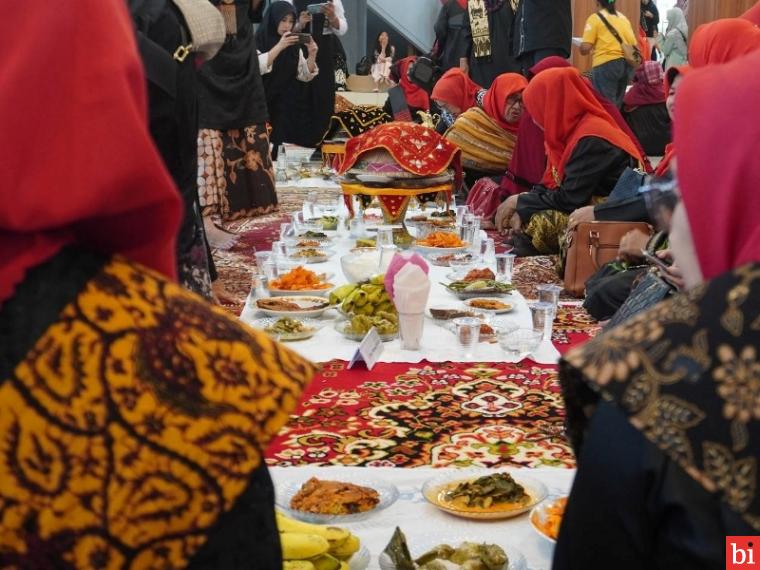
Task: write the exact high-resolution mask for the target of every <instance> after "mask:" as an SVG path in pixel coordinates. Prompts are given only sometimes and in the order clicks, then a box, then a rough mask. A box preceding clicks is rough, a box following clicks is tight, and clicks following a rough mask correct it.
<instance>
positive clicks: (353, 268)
mask: <svg viewBox="0 0 760 570" xmlns="http://www.w3.org/2000/svg"><path fill="white" fill-rule="evenodd" d="M379 264H380V252H379V251H378V250H377V249H375V248H358V249H354V250H353V251H352V252H351V253H347V254H346V255H344V256H342V257H341V258H340V268H341V269H342V270H343V275H344V276H345V277H346V281H348V282H349V283H360V282H362V281H367V280H368V279H370V278H371V277H372V276H373V275H377V274H378V273H382V271H380V269H379Z"/></svg>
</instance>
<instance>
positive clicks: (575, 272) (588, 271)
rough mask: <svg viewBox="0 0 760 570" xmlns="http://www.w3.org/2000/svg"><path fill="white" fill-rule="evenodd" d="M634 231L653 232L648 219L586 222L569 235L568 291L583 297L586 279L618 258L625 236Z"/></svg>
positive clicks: (566, 242) (566, 264) (567, 241)
mask: <svg viewBox="0 0 760 570" xmlns="http://www.w3.org/2000/svg"><path fill="white" fill-rule="evenodd" d="M631 230H639V231H642V232H644V233H645V234H648V235H650V236H651V235H652V233H653V232H652V226H650V225H649V224H645V223H644V222H584V223H581V224H578V225H577V226H576V227H575V228H574V229H572V230H570V231H568V232H567V234H565V244H564V245H565V248H566V251H567V258H566V261H565V279H564V281H565V290H566V291H567V292H568V293H570V294H571V295H573V296H575V297H583V294H584V292H585V290H586V281H588V279H589V277H591V276H592V275H593V274H594V273H596V272H597V271H599V268H600V267H602V266H603V265H604V264H605V263H608V262H610V261H612V260H614V259H615V258H616V257H617V254H618V250H619V248H620V240H621V238H622V237H623V236H624V235H625V234H627V233H628V232H630V231H631Z"/></svg>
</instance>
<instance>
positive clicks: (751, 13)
mask: <svg viewBox="0 0 760 570" xmlns="http://www.w3.org/2000/svg"><path fill="white" fill-rule="evenodd" d="M742 18H744V19H745V20H749V21H750V22H752V23H753V24H755V25H756V26H760V2H758V3H757V4H755V5H754V6H753V7H752V8H750V9H749V10H747V11H746V12H744V14H742Z"/></svg>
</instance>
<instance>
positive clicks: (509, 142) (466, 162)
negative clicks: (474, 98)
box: [444, 107, 517, 174]
mask: <svg viewBox="0 0 760 570" xmlns="http://www.w3.org/2000/svg"><path fill="white" fill-rule="evenodd" d="M444 137H445V138H447V139H448V140H450V141H451V142H453V143H454V144H455V145H457V146H458V147H459V148H460V149H462V166H463V167H464V168H472V169H475V170H479V171H481V172H486V173H494V174H504V172H506V170H507V167H508V166H509V161H510V160H511V159H512V153H513V152H514V149H515V145H516V144H517V136H516V135H515V134H513V133H510V132H509V131H505V130H504V129H502V128H501V127H500V126H499V125H498V124H497V123H496V122H495V121H494V120H493V119H491V117H489V116H488V114H487V113H486V112H485V111H483V109H481V108H479V107H473V108H471V109H469V110H467V111H465V112H464V113H462V114H461V115H459V117H457V120H456V121H454V124H453V125H452V126H451V127H450V128H449V130H448V131H446V134H445V135H444Z"/></svg>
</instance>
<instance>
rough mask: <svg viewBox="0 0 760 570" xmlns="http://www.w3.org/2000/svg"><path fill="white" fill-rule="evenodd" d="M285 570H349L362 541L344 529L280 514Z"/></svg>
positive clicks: (278, 518) (279, 523) (278, 516)
mask: <svg viewBox="0 0 760 570" xmlns="http://www.w3.org/2000/svg"><path fill="white" fill-rule="evenodd" d="M277 529H278V530H279V531H280V543H281V545H282V558H283V565H282V567H283V570H348V560H349V559H350V558H351V557H352V556H353V555H354V554H355V553H356V552H358V551H359V548H360V547H361V543H360V542H359V538H358V537H356V536H355V535H353V534H351V533H350V532H348V531H347V530H346V529H344V528H339V527H336V526H321V525H316V524H309V523H305V522H301V521H297V520H295V519H292V518H290V517H286V516H285V515H284V514H282V513H281V512H279V511H277Z"/></svg>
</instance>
